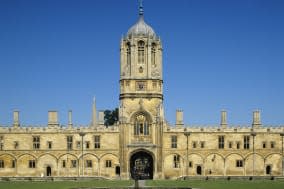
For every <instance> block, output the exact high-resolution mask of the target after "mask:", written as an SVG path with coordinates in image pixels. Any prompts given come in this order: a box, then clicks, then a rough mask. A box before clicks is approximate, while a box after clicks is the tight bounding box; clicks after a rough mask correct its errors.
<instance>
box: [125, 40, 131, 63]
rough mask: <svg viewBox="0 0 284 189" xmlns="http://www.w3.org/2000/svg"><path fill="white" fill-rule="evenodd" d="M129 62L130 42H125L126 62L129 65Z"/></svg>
mask: <svg viewBox="0 0 284 189" xmlns="http://www.w3.org/2000/svg"><path fill="white" fill-rule="evenodd" d="M130 62H131V49H130V43H127V44H126V63H127V65H130Z"/></svg>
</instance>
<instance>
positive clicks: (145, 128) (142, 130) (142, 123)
mask: <svg viewBox="0 0 284 189" xmlns="http://www.w3.org/2000/svg"><path fill="white" fill-rule="evenodd" d="M134 135H149V124H148V122H147V120H146V117H145V116H144V115H138V116H137V117H136V120H135V123H134Z"/></svg>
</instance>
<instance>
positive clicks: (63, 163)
mask: <svg viewBox="0 0 284 189" xmlns="http://www.w3.org/2000/svg"><path fill="white" fill-rule="evenodd" d="M65 167H66V160H62V168H65Z"/></svg>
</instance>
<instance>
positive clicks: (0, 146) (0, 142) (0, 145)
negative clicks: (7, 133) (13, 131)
mask: <svg viewBox="0 0 284 189" xmlns="http://www.w3.org/2000/svg"><path fill="white" fill-rule="evenodd" d="M3 149H4V137H3V136H0V150H3Z"/></svg>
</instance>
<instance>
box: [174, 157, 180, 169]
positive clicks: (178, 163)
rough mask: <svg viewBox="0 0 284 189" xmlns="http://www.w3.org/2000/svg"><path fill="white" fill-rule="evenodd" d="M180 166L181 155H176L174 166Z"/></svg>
mask: <svg viewBox="0 0 284 189" xmlns="http://www.w3.org/2000/svg"><path fill="white" fill-rule="evenodd" d="M179 167H180V156H179V155H174V168H179Z"/></svg>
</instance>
